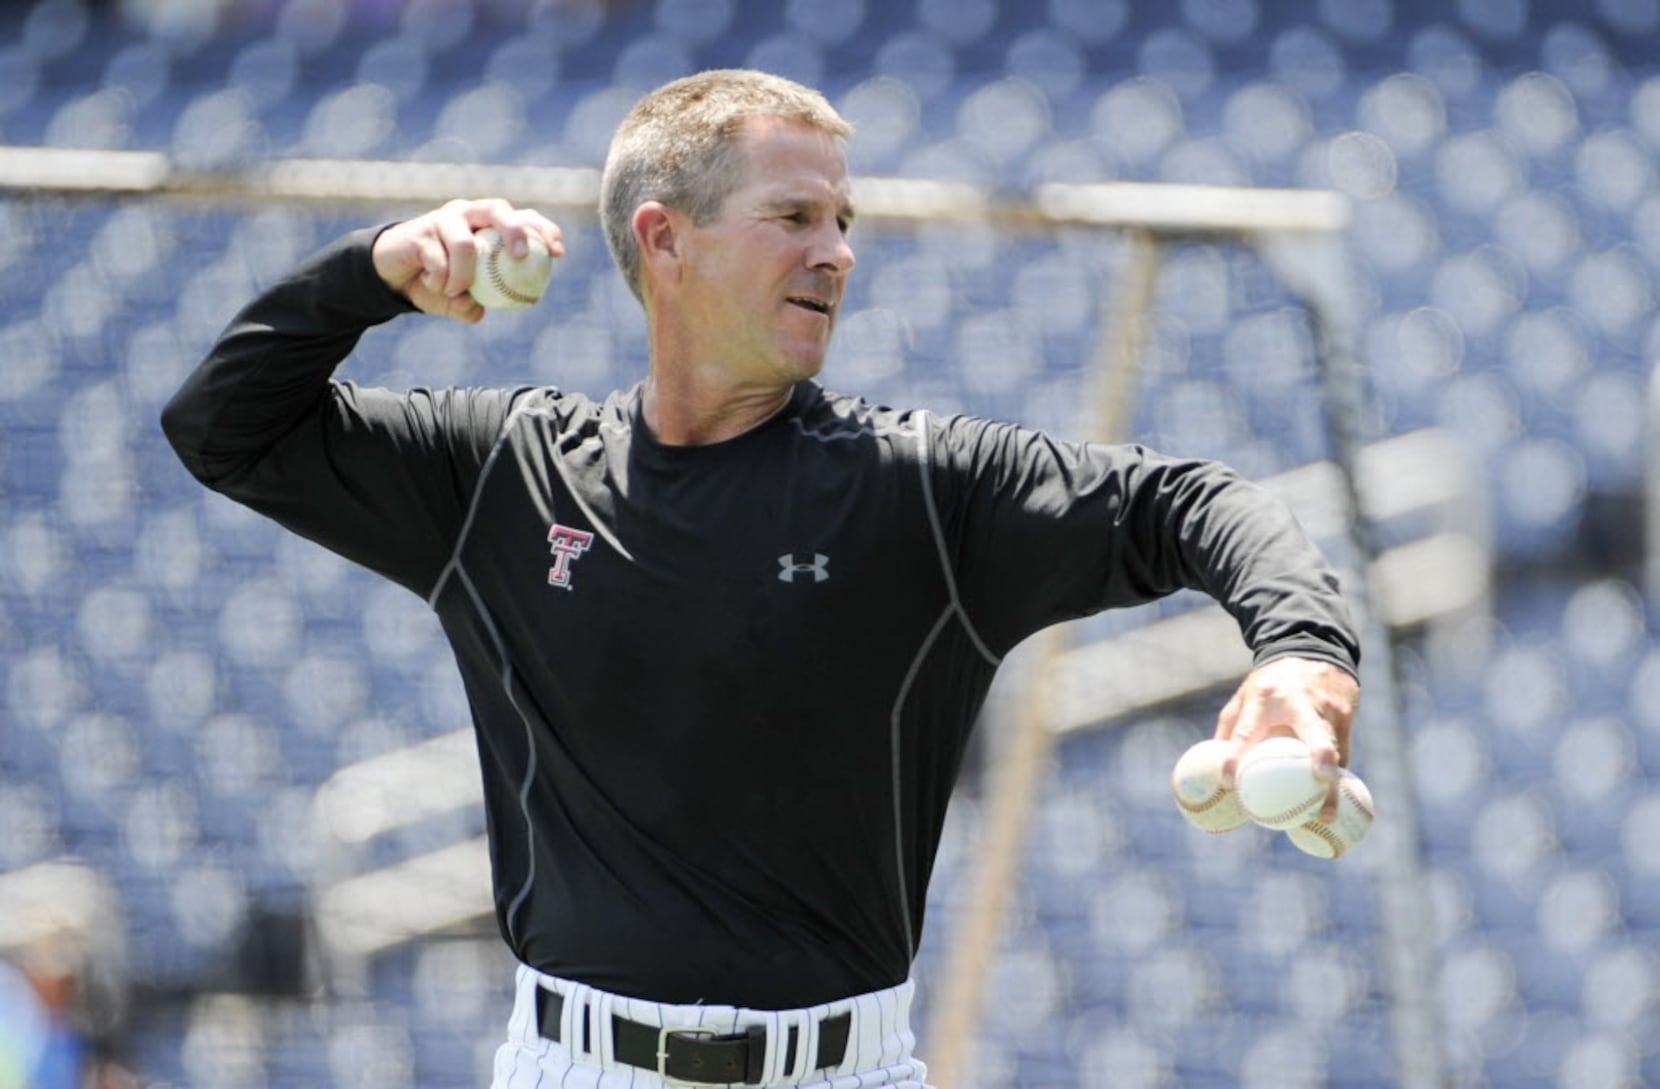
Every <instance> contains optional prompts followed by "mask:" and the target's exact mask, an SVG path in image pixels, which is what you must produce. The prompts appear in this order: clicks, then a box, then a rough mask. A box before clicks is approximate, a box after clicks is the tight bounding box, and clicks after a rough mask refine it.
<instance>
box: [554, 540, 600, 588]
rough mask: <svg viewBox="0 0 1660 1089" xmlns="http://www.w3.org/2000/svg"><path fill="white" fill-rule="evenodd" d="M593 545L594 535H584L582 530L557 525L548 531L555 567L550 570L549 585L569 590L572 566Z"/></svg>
mask: <svg viewBox="0 0 1660 1089" xmlns="http://www.w3.org/2000/svg"><path fill="white" fill-rule="evenodd" d="M593 543H594V535H593V534H592V533H584V532H583V531H582V530H580V529H571V528H570V527H569V526H561V525H557V524H556V525H555V526H554V527H553V528H552V529H550V530H548V544H549V545H550V546H551V547H552V549H553V566H552V567H550V568H548V585H549V586H558V587H559V588H561V589H564V590H569V589H570V588H571V564H572V563H574V562H575V561H576V558H577V557H578V556H580V555H582V554H583V553H584V552H586V551H588V546H589V545H591V544H593Z"/></svg>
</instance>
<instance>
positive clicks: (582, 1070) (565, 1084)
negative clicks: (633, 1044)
mask: <svg viewBox="0 0 1660 1089" xmlns="http://www.w3.org/2000/svg"><path fill="white" fill-rule="evenodd" d="M538 987H547V988H549V989H551V990H554V991H557V992H558V993H559V994H561V995H563V996H564V999H565V1000H564V1003H563V1006H562V1011H561V1015H560V1016H561V1026H560V1033H559V1039H560V1040H561V1041H567V1042H570V1043H572V1044H575V1043H576V1042H578V1041H585V1045H577V1046H574V1047H573V1046H568V1045H567V1043H565V1042H560V1043H556V1042H554V1041H552V1040H549V1039H546V1038H545V1037H543V1036H542V1034H541V1031H540V1028H539V1026H538V1025H537V1023H536V989H537V988H538ZM914 990H915V987H914V985H913V984H911V983H909V982H907V983H903V984H901V985H900V986H898V987H893V988H890V989H888V990H885V991H874V992H872V993H870V994H864V995H856V996H854V997H852V998H845V999H842V1000H840V1001H837V1002H830V1003H827V1004H825V1005H822V1006H813V1007H810V1008H808V1009H803V1010H746V1009H740V1008H737V1007H733V1006H671V1005H663V1004H661V1003H657V1002H646V1001H643V1000H641V999H635V998H625V997H623V996H622V995H614V994H610V993H608V992H606V991H601V990H597V989H595V988H593V987H589V986H586V985H584V984H581V983H575V982H572V981H570V980H565V979H559V978H557V977H555V976H548V975H543V974H542V973H540V972H537V971H534V970H533V969H531V968H527V967H525V966H523V965H521V966H520V967H519V971H518V980H517V987H516V997H515V999H514V1002H513V1016H512V1018H511V1019H510V1020H509V1021H508V1023H507V1043H505V1044H503V1045H502V1046H501V1048H500V1049H499V1050H498V1051H497V1052H496V1068H495V1079H494V1081H493V1082H492V1083H491V1089H663V1087H665V1086H667V1085H669V1084H672V1083H669V1082H665V1081H663V1080H662V1079H661V1078H659V1077H658V1076H657V1074H655V1073H654V1072H652V1071H649V1070H642V1069H640V1068H638V1067H634V1066H629V1065H627V1064H625V1063H620V1062H618V1061H616V1059H615V1058H614V1057H613V1056H612V1054H611V1018H612V1017H613V1016H620V1017H625V1018H628V1019H629V1020H632V1021H638V1022H640V1023H642V1024H646V1025H655V1026H659V1027H661V1026H665V1025H670V1026H675V1027H687V1028H690V1027H694V1026H696V1027H704V1028H710V1029H713V1030H716V1031H718V1032H721V1033H731V1032H740V1031H742V1030H743V1029H745V1028H748V1027H749V1026H752V1025H765V1026H767V1028H768V1032H767V1040H768V1043H767V1055H766V1062H765V1067H764V1072H763V1076H762V1082H761V1084H763V1085H766V1086H774V1087H782V1086H794V1087H798V1089H879V1087H881V1089H930V1087H929V1086H928V1085H927V1077H928V1071H927V1068H926V1067H924V1066H923V1065H922V1063H921V1061H919V1060H918V1059H916V1058H914V1057H913V1056H912V1054H911V1050H912V1049H913V1048H914V1047H915V1046H916V1036H915V1035H914V1034H913V1033H912V1032H911V1026H910V1008H911V995H912V993H913V991H914ZM843 1012H850V1013H851V1014H852V1015H853V1023H852V1027H851V1032H850V1035H849V1036H848V1041H847V1050H846V1053H845V1054H844V1055H843V1057H842V1061H841V1063H840V1064H839V1065H837V1066H834V1067H831V1068H829V1069H826V1070H816V1071H815V1070H806V1069H803V1067H805V1065H806V1063H807V1062H808V1059H807V1056H813V1055H816V1054H817V1050H818V1026H819V1024H820V1022H822V1021H823V1020H824V1019H825V1018H826V1017H833V1016H836V1015H837V1014H840V1013H843ZM791 1028H795V1029H796V1030H797V1035H798V1041H799V1044H798V1046H797V1047H796V1048H795V1055H796V1057H795V1059H794V1061H793V1063H792V1066H793V1067H794V1068H795V1069H789V1070H787V1069H785V1068H784V1063H785V1059H786V1053H785V1050H784V1048H783V1047H782V1046H779V1042H780V1041H783V1040H785V1039H786V1038H787V1036H788V1034H789V1030H790V1029H791Z"/></svg>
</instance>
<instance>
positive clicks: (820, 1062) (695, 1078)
mask: <svg viewBox="0 0 1660 1089" xmlns="http://www.w3.org/2000/svg"><path fill="white" fill-rule="evenodd" d="M564 1012H565V996H564V995H562V994H560V993H559V992H558V991H550V990H548V989H547V988H546V987H541V986H538V987H537V988H536V1023H537V1024H538V1025H540V1026H541V1029H542V1035H543V1036H545V1037H547V1038H548V1039H549V1040H552V1041H554V1042H555V1043H558V1042H559V1020H560V1016H561V1015H562V1014H563V1013H564ZM852 1028H853V1015H852V1014H851V1013H838V1014H836V1015H835V1016H833V1017H826V1018H825V1019H824V1020H823V1021H820V1022H819V1026H818V1054H817V1055H816V1056H814V1060H813V1069H814V1070H823V1069H824V1068H826V1067H830V1066H836V1065H838V1064H840V1063H841V1061H842V1056H844V1055H846V1054H847V1037H848V1034H849V1033H850V1032H851V1031H852ZM798 1035H799V1033H798V1031H797V1029H796V1028H795V1026H793V1025H792V1026H791V1027H790V1032H789V1039H788V1040H787V1041H786V1042H785V1050H784V1069H785V1070H790V1069H792V1068H794V1066H795V1049H796V1042H797V1040H796V1038H797V1036H798ZM583 1043H584V1050H587V1041H586V1040H584V1041H583ZM611 1054H612V1055H613V1056H615V1057H616V1060H617V1061H618V1062H622V1063H627V1064H628V1065H629V1066H637V1067H639V1068H640V1069H642V1070H652V1071H655V1072H656V1073H657V1074H658V1075H659V1076H660V1077H665V1078H673V1079H675V1080H676V1081H683V1082H692V1083H694V1084H698V1085H731V1084H734V1083H742V1084H744V1085H760V1084H761V1081H762V1079H763V1077H764V1075H765V1070H766V1061H767V1027H766V1026H765V1025H751V1026H749V1028H747V1029H745V1030H744V1031H743V1032H737V1033H730V1034H718V1033H716V1032H715V1031H714V1030H713V1029H705V1028H658V1027H657V1026H656V1025H642V1024H641V1023H640V1022H638V1021H630V1020H629V1019H628V1018H626V1017H619V1016H616V1015H615V1014H613V1015H612V1017H611Z"/></svg>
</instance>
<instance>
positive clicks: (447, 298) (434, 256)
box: [373, 197, 565, 322]
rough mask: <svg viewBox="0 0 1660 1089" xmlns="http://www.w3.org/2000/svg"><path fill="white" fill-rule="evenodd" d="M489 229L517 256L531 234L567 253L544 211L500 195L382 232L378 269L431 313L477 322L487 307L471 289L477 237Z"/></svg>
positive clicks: (554, 249) (457, 202)
mask: <svg viewBox="0 0 1660 1089" xmlns="http://www.w3.org/2000/svg"><path fill="white" fill-rule="evenodd" d="M486 227H494V228H495V229H496V231H497V233H498V234H500V235H501V236H502V239H503V240H504V241H505V242H506V244H507V247H508V252H509V253H511V254H513V255H514V256H515V257H518V256H522V255H523V254H524V253H525V252H526V247H527V245H528V243H527V242H526V239H527V238H528V236H529V235H531V234H538V235H541V237H542V241H544V242H546V243H547V245H548V252H549V253H550V254H552V255H553V256H554V257H563V256H564V254H565V241H564V236H563V235H562V234H561V233H560V230H559V226H558V225H557V224H556V223H554V222H553V221H552V220H550V219H548V218H547V217H546V216H544V215H542V213H540V212H536V211H532V210H530V209H528V208H515V207H513V205H512V204H510V203H508V202H507V201H505V200H502V199H500V198H494V197H493V198H489V199H486V200H452V201H450V202H449V203H448V204H445V205H444V206H443V207H441V208H436V209H434V210H433V211H430V212H428V213H426V214H425V215H422V216H417V217H416V218H414V219H406V220H404V221H403V222H402V223H398V224H394V225H393V226H391V227H388V228H387V229H386V230H384V231H382V232H381V233H380V236H379V237H378V238H376V239H375V246H374V251H373V252H374V262H375V272H377V273H378V274H379V275H380V278H381V279H382V280H384V281H386V285H387V286H388V287H390V288H391V289H392V290H394V291H398V292H401V293H402V294H403V295H404V296H405V297H406V298H408V299H409V301H410V302H412V303H414V304H415V306H416V307H417V308H419V309H420V310H423V311H425V312H426V313H428V314H439V315H442V316H444V317H450V318H459V319H460V320H462V321H465V322H476V321H478V320H479V319H480V318H482V317H484V308H483V307H482V306H480V305H479V304H478V303H477V302H476V301H475V300H474V299H473V297H472V296H471V295H469V294H467V289H468V288H469V287H471V286H472V283H473V268H474V266H475V264H476V262H477V260H478V244H477V243H476V242H475V241H474V240H473V235H474V234H476V233H477V232H479V231H482V230H483V229H484V228H486Z"/></svg>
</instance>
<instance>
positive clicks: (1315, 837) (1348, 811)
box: [1285, 768, 1374, 858]
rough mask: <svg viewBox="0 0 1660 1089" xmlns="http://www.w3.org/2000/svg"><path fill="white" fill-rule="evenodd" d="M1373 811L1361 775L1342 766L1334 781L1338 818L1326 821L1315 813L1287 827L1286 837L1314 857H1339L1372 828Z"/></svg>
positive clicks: (1351, 848) (1370, 799)
mask: <svg viewBox="0 0 1660 1089" xmlns="http://www.w3.org/2000/svg"><path fill="white" fill-rule="evenodd" d="M1373 813H1374V810H1373V808H1372V792H1371V790H1370V789H1368V788H1367V786H1366V783H1365V781H1364V780H1362V779H1361V777H1360V776H1358V775H1356V774H1355V773H1354V772H1352V771H1350V770H1348V769H1347V768H1344V769H1343V774H1342V777H1341V778H1339V779H1338V781H1337V819H1336V820H1334V821H1332V822H1331V823H1329V824H1328V823H1326V822H1325V821H1322V820H1321V819H1320V818H1319V816H1318V815H1316V816H1315V817H1314V819H1313V820H1310V821H1307V822H1305V823H1303V824H1301V825H1299V826H1297V827H1296V828H1287V829H1286V830H1285V834H1286V838H1288V839H1290V840H1291V842H1292V843H1295V844H1296V845H1297V846H1298V847H1299V848H1300V849H1302V850H1303V851H1305V852H1307V853H1308V854H1311V855H1313V856H1314V857H1316V858H1341V857H1342V856H1343V855H1344V854H1345V853H1347V852H1349V851H1352V850H1354V849H1355V846H1356V845H1357V844H1359V843H1360V841H1361V840H1363V839H1365V838H1366V833H1367V832H1369V831H1371V830H1372V816H1373Z"/></svg>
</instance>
